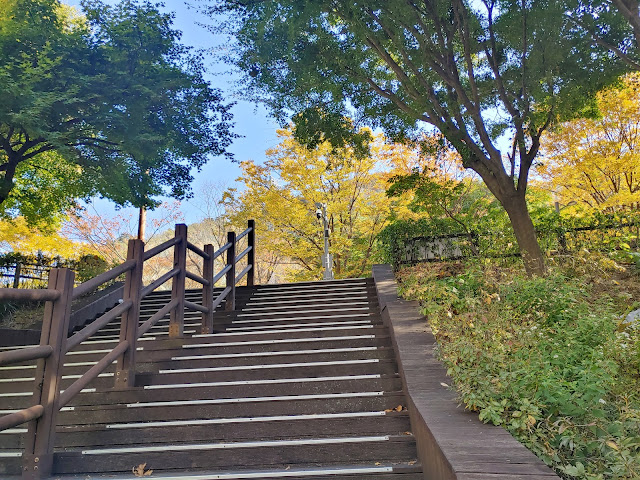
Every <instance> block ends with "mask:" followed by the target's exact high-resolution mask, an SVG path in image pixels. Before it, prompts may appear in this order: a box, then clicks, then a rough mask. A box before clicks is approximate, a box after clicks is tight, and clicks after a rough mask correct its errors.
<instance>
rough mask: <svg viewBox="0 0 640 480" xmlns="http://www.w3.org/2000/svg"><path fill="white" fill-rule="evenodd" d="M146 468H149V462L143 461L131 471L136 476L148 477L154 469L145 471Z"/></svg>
mask: <svg viewBox="0 0 640 480" xmlns="http://www.w3.org/2000/svg"><path fill="white" fill-rule="evenodd" d="M145 468H147V464H146V463H141V464H140V465H138V466H137V467H133V468H132V469H131V471H132V472H133V475H134V476H136V477H148V476H149V475H151V474H152V473H153V470H147V471H145Z"/></svg>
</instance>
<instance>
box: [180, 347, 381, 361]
mask: <svg viewBox="0 0 640 480" xmlns="http://www.w3.org/2000/svg"><path fill="white" fill-rule="evenodd" d="M376 350H379V347H350V348H319V349H317V350H281V351H278V352H247V353H220V354H216V355H185V356H183V357H171V360H214V359H223V358H245V357H277V356H279V355H313V354H320V353H349V352H370V351H376Z"/></svg>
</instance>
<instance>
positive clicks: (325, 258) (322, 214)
mask: <svg viewBox="0 0 640 480" xmlns="http://www.w3.org/2000/svg"><path fill="white" fill-rule="evenodd" d="M316 218H317V219H318V220H320V219H322V227H323V232H324V253H323V255H322V266H323V267H324V275H323V277H322V279H323V280H333V256H332V255H331V254H330V253H329V220H328V219H327V204H326V203H316Z"/></svg>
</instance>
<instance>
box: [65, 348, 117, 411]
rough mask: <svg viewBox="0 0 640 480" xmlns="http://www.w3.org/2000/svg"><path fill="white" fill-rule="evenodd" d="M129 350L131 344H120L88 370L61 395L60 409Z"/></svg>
mask: <svg viewBox="0 0 640 480" xmlns="http://www.w3.org/2000/svg"><path fill="white" fill-rule="evenodd" d="M128 348H129V342H127V341H126V340H124V341H122V342H120V343H118V345H116V346H115V347H114V349H113V350H111V352H109V353H107V354H106V355H105V356H104V357H102V359H101V360H100V361H99V362H98V363H96V364H95V365H94V366H93V367H91V368H90V369H89V370H87V371H86V372H85V373H84V375H82V376H81V377H80V378H79V379H77V380H76V381H75V382H73V383H72V384H71V385H70V386H69V387H67V388H66V389H65V391H64V392H62V393H61V394H60V400H59V401H58V409H60V408H62V407H64V406H65V405H66V404H68V403H69V402H70V401H71V399H72V398H73V397H75V396H76V395H77V394H78V393H80V392H81V391H82V389H83V388H84V387H86V386H87V385H88V384H89V382H91V381H92V380H94V379H95V378H97V377H98V375H100V374H101V373H102V372H103V371H104V370H105V369H106V368H107V367H108V366H109V365H111V364H112V363H113V362H114V360H116V359H117V358H118V357H119V356H120V355H122V354H123V353H124V352H126V351H127V349H128Z"/></svg>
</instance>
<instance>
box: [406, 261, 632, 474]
mask: <svg viewBox="0 0 640 480" xmlns="http://www.w3.org/2000/svg"><path fill="white" fill-rule="evenodd" d="M550 263H551V265H550V268H549V274H548V276H546V277H545V278H537V277H534V278H528V277H526V275H524V273H523V272H522V269H521V267H520V265H519V264H517V265H515V264H511V265H508V264H497V263H495V262H490V261H483V262H474V263H467V264H462V263H431V264H422V265H418V266H415V267H409V268H405V269H402V270H400V271H399V272H398V280H399V283H400V288H401V294H402V295H403V296H404V297H405V298H408V299H412V300H418V301H420V303H421V305H422V308H423V309H424V313H425V314H426V315H427V317H428V320H429V322H430V324H431V326H432V328H433V330H434V332H435V334H436V338H437V340H438V345H439V355H440V357H441V359H442V361H443V362H444V363H445V365H446V367H447V369H448V372H449V374H450V375H451V376H452V377H453V380H454V384H455V388H456V390H457V392H458V394H459V396H460V400H461V402H462V403H463V404H464V405H465V406H466V408H468V409H470V410H473V411H476V412H478V414H479V416H480V419H482V420H483V421H485V422H491V423H494V424H496V425H502V426H504V428H506V429H507V430H509V431H510V432H511V433H512V434H513V435H514V436H515V437H517V438H518V439H519V440H520V441H522V442H523V443H524V444H525V445H527V446H528V447H529V448H530V449H531V450H532V451H533V452H534V453H536V454H537V455H538V456H539V457H540V458H542V459H543V460H544V461H545V462H546V463H547V464H549V465H551V466H553V467H554V469H555V470H556V471H557V472H558V473H559V474H560V475H561V476H562V477H564V478H580V479H587V480H597V479H638V478H640V373H639V369H640V325H635V326H629V325H626V324H624V323H623V322H622V321H621V319H622V318H624V316H625V315H626V313H628V312H629V311H630V310H632V309H633V308H634V307H636V308H637V304H636V303H634V299H635V300H640V280H639V278H638V273H637V271H636V270H635V267H630V266H628V267H627V266H623V265H620V264H618V263H616V262H614V261H613V260H611V259H610V258H607V257H604V256H594V255H591V254H589V253H588V252H582V253H581V254H579V255H576V256H567V257H562V258H560V259H553V260H550Z"/></svg>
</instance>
